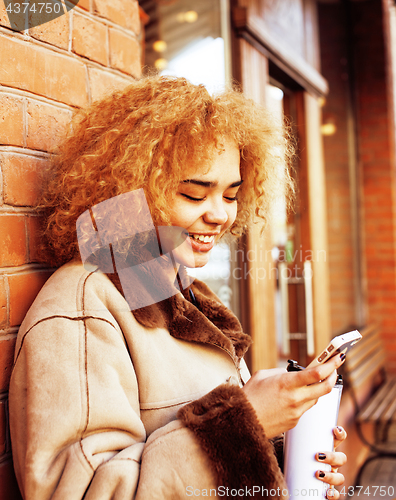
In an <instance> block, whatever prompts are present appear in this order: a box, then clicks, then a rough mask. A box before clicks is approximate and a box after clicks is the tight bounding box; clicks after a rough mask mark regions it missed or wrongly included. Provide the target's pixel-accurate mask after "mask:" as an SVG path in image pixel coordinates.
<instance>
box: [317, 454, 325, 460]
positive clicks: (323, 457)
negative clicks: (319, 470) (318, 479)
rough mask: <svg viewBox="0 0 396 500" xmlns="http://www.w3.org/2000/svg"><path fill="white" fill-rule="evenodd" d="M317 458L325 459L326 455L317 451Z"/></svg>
mask: <svg viewBox="0 0 396 500" xmlns="http://www.w3.org/2000/svg"><path fill="white" fill-rule="evenodd" d="M318 458H319V460H325V458H326V455H325V454H324V453H318Z"/></svg>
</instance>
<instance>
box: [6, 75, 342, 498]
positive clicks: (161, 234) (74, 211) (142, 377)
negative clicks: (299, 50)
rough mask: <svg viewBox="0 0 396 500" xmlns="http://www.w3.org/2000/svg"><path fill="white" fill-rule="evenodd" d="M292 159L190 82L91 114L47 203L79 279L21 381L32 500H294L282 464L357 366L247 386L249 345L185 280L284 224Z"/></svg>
mask: <svg viewBox="0 0 396 500" xmlns="http://www.w3.org/2000/svg"><path fill="white" fill-rule="evenodd" d="M290 154H291V153H290V150H289V148H288V144H287V141H285V139H284V135H283V133H282V131H281V130H279V129H278V128H277V127H275V126H274V125H273V124H272V122H271V119H270V118H268V117H267V115H266V114H265V112H264V111H263V110H261V109H260V108H259V107H257V106H256V105H255V104H254V103H253V102H251V101H249V100H247V99H246V98H245V97H243V95H242V94H240V93H238V92H236V91H229V92H225V93H223V94H220V95H218V96H216V97H211V96H210V95H209V94H208V92H207V91H206V90H205V88H204V87H203V86H195V85H192V84H190V83H189V82H187V81H186V80H184V79H178V78H168V77H165V78H164V77H150V78H146V79H142V80H140V81H137V82H136V83H134V84H133V85H131V86H130V87H129V88H127V89H126V90H125V91H122V92H119V93H116V94H114V95H112V96H111V97H108V98H107V99H104V100H103V101H101V102H97V103H95V104H93V105H92V106H91V107H90V108H89V109H88V110H86V111H83V112H80V113H79V114H78V115H77V117H76V118H75V120H74V122H73V125H72V133H71V134H70V136H69V137H68V138H67V140H65V142H64V143H63V145H62V147H61V148H60V151H59V154H58V155H57V157H56V159H55V161H54V163H53V166H52V168H51V170H50V171H49V172H48V182H47V185H46V188H45V192H44V194H43V198H42V204H41V207H42V208H43V209H45V211H46V215H47V226H46V250H47V252H48V253H49V255H50V256H51V259H52V262H53V263H54V265H60V264H64V265H62V267H60V269H58V270H57V271H56V272H55V273H54V274H53V275H52V277H51V278H50V279H49V280H48V282H47V283H46V284H45V286H44V287H43V289H42V290H41V292H40V293H39V295H38V297H37V298H36V300H35V302H34V304H33V305H32V307H31V309H30V310H29V312H28V314H27V316H26V318H25V320H24V322H23V324H22V326H21V328H20V331H19V335H18V342H17V347H16V355H15V364H14V370H13V373H12V379H11V387H10V418H11V437H12V447H13V457H14V464H15V470H16V474H17V478H18V482H19V486H20V489H21V491H22V494H23V496H24V498H25V499H26V500H33V499H34V500H36V499H37V500H45V499H50V498H51V499H67V500H77V499H78V500H81V499H82V498H84V499H85V500H92V499H95V500H102V499H103V500H110V499H117V500H118V499H133V498H135V499H139V500H142V499H144V500H147V499H150V500H151V499H161V500H163V499H172V500H174V499H177V498H185V497H186V496H233V497H239V498H243V497H245V496H251V495H252V496H253V495H254V496H256V497H258V498H260V497H263V498H265V497H276V498H284V497H286V496H287V490H286V485H285V483H284V479H283V476H282V473H281V470H280V468H279V466H278V462H277V459H276V455H275V448H279V443H280V436H281V434H282V433H283V432H284V431H286V430H288V429H290V428H292V427H293V426H294V425H295V424H296V423H297V422H298V419H299V418H300V416H301V415H302V414H303V413H304V412H305V411H306V410H307V409H309V408H310V407H311V406H313V405H314V404H315V402H316V401H317V399H318V398H319V397H320V396H322V395H324V394H326V393H328V392H329V391H330V390H331V388H332V386H333V385H334V383H335V379H336V369H337V368H338V367H339V366H340V365H341V364H342V360H341V359H340V358H339V357H337V358H335V359H334V360H332V361H330V362H328V363H326V364H325V365H323V366H321V367H319V368H313V369H307V370H305V371H303V372H295V373H279V372H273V371H271V370H269V371H260V372H258V373H256V374H254V375H253V376H252V377H251V378H250V379H249V380H248V381H247V383H244V382H243V381H242V376H241V371H243V370H244V369H245V367H244V364H243V355H244V354H245V352H246V350H247V348H248V347H249V344H250V342H251V341H250V338H249V336H248V335H246V334H245V333H243V332H242V329H241V326H240V324H239V322H238V320H237V319H236V317H235V316H234V315H233V314H232V313H231V312H230V311H229V310H228V309H227V308H226V307H225V306H223V305H222V304H221V302H220V301H219V300H218V299H217V297H216V296H215V295H214V294H213V293H212V292H211V291H210V290H209V289H208V288H207V287H206V286H205V285H204V284H203V283H201V282H199V281H198V280H195V281H193V282H192V283H191V280H189V279H188V277H187V275H186V273H185V270H184V266H187V267H200V266H203V265H205V264H206V263H207V262H208V259H209V254H210V251H211V249H212V248H213V246H214V245H215V244H216V243H217V242H218V241H219V240H220V239H221V238H222V237H223V236H225V235H227V234H234V235H240V234H241V233H242V232H243V230H244V229H245V227H246V226H247V225H248V224H249V223H250V222H251V221H252V219H253V217H254V216H256V217H257V216H259V217H261V218H263V219H265V218H266V216H267V214H268V213H269V208H270V206H271V204H272V203H273V201H274V199H275V198H276V197H277V196H278V194H279V192H280V191H282V190H284V189H286V190H287V189H290V186H291V181H290V177H289V175H288V172H287V169H286V167H285V158H286V160H287V158H288V156H289V155H290ZM178 228H180V230H179V229H178ZM345 437H346V434H345V431H343V430H342V429H341V430H337V431H335V441H336V443H335V444H336V445H337V444H339V442H341V441H342V440H343V439H345ZM318 451H320V455H319V454H318V460H320V461H321V462H322V463H326V464H331V466H332V467H333V469H332V472H323V471H321V467H320V464H319V463H318V469H319V470H318V473H317V477H318V479H320V480H321V481H324V482H326V483H328V484H332V485H339V484H342V482H343V477H342V475H341V474H339V473H338V472H336V469H337V468H338V467H339V466H341V465H342V464H343V463H344V462H345V456H344V455H343V454H342V453H338V452H333V451H330V450H318ZM329 491H332V493H333V496H334V497H335V498H338V493H337V492H335V490H329Z"/></svg>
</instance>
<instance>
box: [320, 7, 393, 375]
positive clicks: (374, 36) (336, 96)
mask: <svg viewBox="0 0 396 500" xmlns="http://www.w3.org/2000/svg"><path fill="white" fill-rule="evenodd" d="M349 4H350V6H351V21H352V22H351V24H350V25H349V26H347V28H346V27H345V26H344V25H343V24H344V23H343V19H344V11H343V6H342V3H332V4H324V3H321V4H319V13H320V16H319V17H320V37H321V54H322V73H323V75H324V76H325V77H326V78H327V79H328V81H329V85H330V94H329V96H328V97H327V99H326V104H325V106H324V108H323V117H324V121H327V120H329V119H330V120H334V122H335V124H336V127H337V131H336V133H335V134H334V135H333V136H330V137H325V138H324V144H325V162H326V182H327V199H328V214H329V215H328V217H329V264H330V279H331V281H330V286H331V308H332V327H333V330H334V331H337V332H338V331H340V330H345V328H347V327H348V325H350V324H353V323H355V322H356V321H357V318H355V317H354V316H355V315H354V296H353V295H354V293H353V288H352V277H353V267H352V264H353V259H354V258H355V256H354V255H353V254H352V235H351V231H352V226H351V218H350V207H349V196H350V192H349V178H348V149H347V147H348V145H347V135H346V119H347V112H346V108H347V84H348V75H347V67H346V57H347V47H346V29H347V30H348V31H349V32H351V33H352V44H353V45H352V46H353V49H352V62H353V72H354V75H355V84H354V94H355V98H354V105H355V109H356V124H357V152H358V168H359V176H360V185H359V186H358V190H359V195H360V197H361V225H360V231H361V235H362V255H361V258H362V262H363V272H362V275H363V276H362V278H363V285H362V288H363V290H362V291H363V294H364V307H365V312H366V321H367V322H379V323H380V324H381V331H382V335H383V340H384V342H385V347H386V351H387V356H388V359H387V364H388V367H389V370H390V371H393V372H396V333H395V332H396V315H395V305H396V237H395V235H396V192H395V190H396V182H395V181H396V179H395V155H394V144H393V137H394V134H395V127H394V121H393V115H392V112H393V101H392V100H393V94H392V84H391V81H390V74H391V67H390V57H389V56H388V49H389V43H390V42H389V40H388V37H387V22H388V1H387V0H385V1H384V2H382V1H381V0H367V1H365V2H350V3H349Z"/></svg>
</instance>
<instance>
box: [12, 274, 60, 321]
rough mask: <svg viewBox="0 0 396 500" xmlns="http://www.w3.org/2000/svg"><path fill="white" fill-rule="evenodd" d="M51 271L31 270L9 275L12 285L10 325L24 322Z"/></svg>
mask: <svg viewBox="0 0 396 500" xmlns="http://www.w3.org/2000/svg"><path fill="white" fill-rule="evenodd" d="M50 274H51V273H50V272H48V271H41V272H31V273H26V274H14V275H10V276H8V283H9V287H10V326H18V325H20V324H21V323H22V321H23V318H24V317H25V315H26V313H27V311H28V309H29V307H30V306H31V305H32V303H33V301H34V299H35V298H36V296H37V294H38V293H39V291H40V290H41V288H42V286H43V285H44V283H45V282H46V281H47V279H48V278H49V277H50Z"/></svg>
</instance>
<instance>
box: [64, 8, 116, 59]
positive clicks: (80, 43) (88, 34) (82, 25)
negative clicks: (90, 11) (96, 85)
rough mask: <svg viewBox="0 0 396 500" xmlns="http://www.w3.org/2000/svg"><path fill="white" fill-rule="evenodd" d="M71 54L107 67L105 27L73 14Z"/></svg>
mask: <svg viewBox="0 0 396 500" xmlns="http://www.w3.org/2000/svg"><path fill="white" fill-rule="evenodd" d="M73 52H75V53H76V54H79V55H80V56H84V57H87V58H88V59H91V60H93V61H97V62H99V63H101V64H104V65H106V66H107V62H108V50H107V26H105V25H104V24H102V23H100V22H97V21H91V20H90V19H88V18H87V17H84V16H80V15H78V14H75V15H74V17H73Z"/></svg>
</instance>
